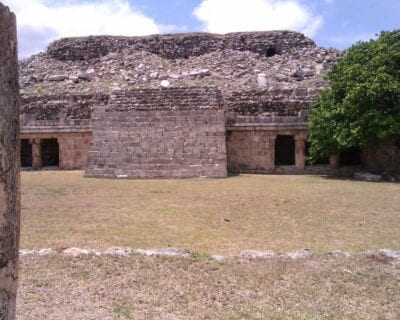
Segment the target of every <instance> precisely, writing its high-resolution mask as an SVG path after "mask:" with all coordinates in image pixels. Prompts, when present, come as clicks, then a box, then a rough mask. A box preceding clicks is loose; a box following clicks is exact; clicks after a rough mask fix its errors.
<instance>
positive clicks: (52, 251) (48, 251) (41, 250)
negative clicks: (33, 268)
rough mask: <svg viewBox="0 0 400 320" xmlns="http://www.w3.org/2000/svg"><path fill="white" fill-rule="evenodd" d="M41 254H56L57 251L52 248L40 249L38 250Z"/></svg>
mask: <svg viewBox="0 0 400 320" xmlns="http://www.w3.org/2000/svg"><path fill="white" fill-rule="evenodd" d="M38 254H39V256H48V255H50V254H56V251H55V250H53V249H51V248H45V249H40V250H39V251H38Z"/></svg>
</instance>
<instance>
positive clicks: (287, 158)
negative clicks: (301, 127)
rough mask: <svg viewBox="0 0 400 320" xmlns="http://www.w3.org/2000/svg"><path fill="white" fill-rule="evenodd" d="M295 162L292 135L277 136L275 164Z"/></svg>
mask: <svg viewBox="0 0 400 320" xmlns="http://www.w3.org/2000/svg"><path fill="white" fill-rule="evenodd" d="M294 164H295V142H294V136H289V135H285V136H277V137H276V141H275V165H276V166H292V165H294Z"/></svg>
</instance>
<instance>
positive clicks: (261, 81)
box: [257, 73, 268, 89]
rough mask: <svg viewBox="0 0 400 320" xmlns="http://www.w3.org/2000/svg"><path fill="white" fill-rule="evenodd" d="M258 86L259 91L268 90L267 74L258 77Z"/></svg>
mask: <svg viewBox="0 0 400 320" xmlns="http://www.w3.org/2000/svg"><path fill="white" fill-rule="evenodd" d="M257 84H258V89H265V88H267V84H268V82H267V75H266V74H265V73H259V74H258V75H257Z"/></svg>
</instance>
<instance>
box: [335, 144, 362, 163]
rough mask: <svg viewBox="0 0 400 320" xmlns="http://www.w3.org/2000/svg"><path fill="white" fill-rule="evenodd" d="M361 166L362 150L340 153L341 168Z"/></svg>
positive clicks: (351, 149)
mask: <svg viewBox="0 0 400 320" xmlns="http://www.w3.org/2000/svg"><path fill="white" fill-rule="evenodd" d="M359 165H361V149H360V148H349V149H347V150H344V151H342V152H341V153H340V158H339V166H359Z"/></svg>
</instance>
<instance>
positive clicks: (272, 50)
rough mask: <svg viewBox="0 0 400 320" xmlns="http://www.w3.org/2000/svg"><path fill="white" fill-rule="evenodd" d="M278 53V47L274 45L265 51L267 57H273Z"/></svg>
mask: <svg viewBox="0 0 400 320" xmlns="http://www.w3.org/2000/svg"><path fill="white" fill-rule="evenodd" d="M276 54H277V52H276V49H275V48H273V47H270V48H268V49H267V51H266V52H265V55H266V56H267V57H273V56H274V55H276Z"/></svg>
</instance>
